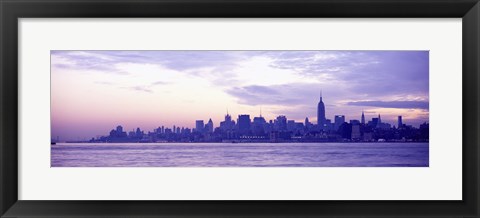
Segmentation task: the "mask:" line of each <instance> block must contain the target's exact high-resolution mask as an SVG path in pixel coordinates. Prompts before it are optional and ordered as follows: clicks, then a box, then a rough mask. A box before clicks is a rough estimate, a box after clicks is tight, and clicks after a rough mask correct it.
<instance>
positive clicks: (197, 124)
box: [195, 120, 205, 132]
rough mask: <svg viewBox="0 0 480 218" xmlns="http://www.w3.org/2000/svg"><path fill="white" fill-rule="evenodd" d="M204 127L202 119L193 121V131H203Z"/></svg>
mask: <svg viewBox="0 0 480 218" xmlns="http://www.w3.org/2000/svg"><path fill="white" fill-rule="evenodd" d="M204 128H205V124H203V120H197V121H195V131H196V132H203V130H204Z"/></svg>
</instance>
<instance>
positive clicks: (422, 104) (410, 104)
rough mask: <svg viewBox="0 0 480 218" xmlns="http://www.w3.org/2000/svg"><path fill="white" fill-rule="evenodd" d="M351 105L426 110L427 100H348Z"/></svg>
mask: <svg viewBox="0 0 480 218" xmlns="http://www.w3.org/2000/svg"><path fill="white" fill-rule="evenodd" d="M347 104H348V105H351V106H366V107H379V108H412V109H426V110H428V101H356V102H348V103H347Z"/></svg>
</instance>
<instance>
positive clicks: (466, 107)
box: [0, 0, 480, 217]
mask: <svg viewBox="0 0 480 218" xmlns="http://www.w3.org/2000/svg"><path fill="white" fill-rule="evenodd" d="M0 15H1V16H0V19H1V25H0V26H1V43H0V46H1V47H0V51H1V59H0V66H1V73H0V81H1V85H0V158H1V159H0V214H1V217H338V216H348V217H360V216H361V217H370V216H380V217H427V216H428V217H478V216H479V208H480V204H479V188H480V186H479V175H480V173H479V156H480V155H479V149H478V148H479V144H478V142H479V141H478V138H479V136H478V133H479V128H478V124H479V122H478V121H479V100H478V98H479V96H478V95H479V82H480V81H479V72H480V71H479V61H480V56H479V52H480V44H479V40H480V4H479V3H478V0H221V1H220V0H142V1H136V0H118V1H109V0H98V1H96V0H62V1H59V0H37V1H34V0H0ZM134 17H213V18H219V19H221V18H226V17H258V18H261V17H269V18H279V17H283V18H285V17H286V18H292V17H348V18H352V17H371V18H387V17H388V18H390V17H395V18H397V17H409V18H425V17H429V18H444V17H457V18H462V37H463V38H462V49H463V51H462V52H463V53H462V54H463V62H462V68H463V72H462V93H463V94H462V95H463V96H462V102H463V105H462V107H463V109H462V110H463V116H462V120H463V126H462V128H463V134H462V137H463V138H462V141H463V145H462V149H463V151H462V154H463V163H462V164H463V166H462V170H463V172H462V174H463V184H462V185H463V192H462V193H463V200H461V201H24V200H18V193H17V191H18V151H17V148H18V138H17V137H18V127H19V125H18V92H19V90H18V88H19V86H18V22H17V21H18V19H19V18H134ZM352 37H354V36H352ZM445 43H448V42H445ZM119 191H121V190H119ZM438 191H439V192H441V191H442V190H438Z"/></svg>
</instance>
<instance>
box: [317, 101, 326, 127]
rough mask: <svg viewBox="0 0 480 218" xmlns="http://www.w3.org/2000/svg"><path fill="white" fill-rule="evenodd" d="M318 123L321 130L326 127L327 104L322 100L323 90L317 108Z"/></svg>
mask: <svg viewBox="0 0 480 218" xmlns="http://www.w3.org/2000/svg"><path fill="white" fill-rule="evenodd" d="M317 124H318V129H319V130H323V129H324V128H325V104H323V101H322V92H320V102H318V108H317Z"/></svg>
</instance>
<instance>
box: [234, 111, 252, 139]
mask: <svg viewBox="0 0 480 218" xmlns="http://www.w3.org/2000/svg"><path fill="white" fill-rule="evenodd" d="M250 122H251V121H250V115H247V114H242V115H238V120H237V125H238V132H239V133H240V134H247V133H249V131H250Z"/></svg>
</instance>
